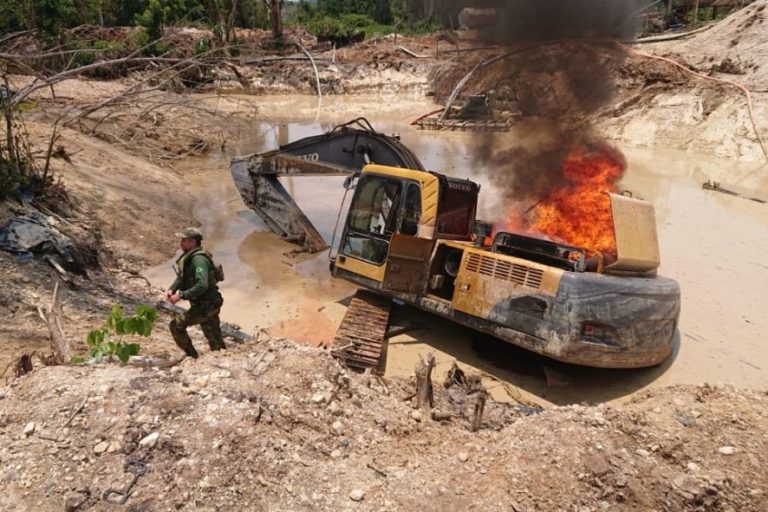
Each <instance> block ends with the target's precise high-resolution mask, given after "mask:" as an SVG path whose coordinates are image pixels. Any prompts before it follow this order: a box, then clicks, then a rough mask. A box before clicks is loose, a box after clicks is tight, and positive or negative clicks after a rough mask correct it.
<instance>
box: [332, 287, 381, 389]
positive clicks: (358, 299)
mask: <svg viewBox="0 0 768 512" xmlns="http://www.w3.org/2000/svg"><path fill="white" fill-rule="evenodd" d="M391 306H392V301H391V299H389V297H384V296H381V295H378V294H375V293H373V292H369V291H367V290H358V291H357V292H356V293H355V296H354V297H353V298H352V302H350V304H349V307H348V308H347V313H346V314H345V315H344V319H343V320H342V321H341V325H339V329H338V330H337V331H336V336H335V337H334V339H333V347H332V348H331V354H333V356H334V357H336V358H338V359H340V360H341V361H343V362H344V363H345V364H346V365H347V366H349V367H350V368H353V369H356V370H363V371H364V370H367V369H369V368H370V369H372V370H373V371H374V372H375V373H379V374H381V373H384V365H385V364H386V339H385V338H386V335H387V327H388V326H389V314H390V309H391Z"/></svg>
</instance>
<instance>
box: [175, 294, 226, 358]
mask: <svg viewBox="0 0 768 512" xmlns="http://www.w3.org/2000/svg"><path fill="white" fill-rule="evenodd" d="M222 302H223V301H221V299H219V300H217V301H215V302H193V303H192V306H191V307H190V308H189V310H188V311H186V312H185V313H184V314H183V315H181V316H177V317H176V318H174V319H173V320H171V326H170V327H171V335H172V336H173V341H175V342H176V345H178V346H179V348H181V349H182V350H183V351H184V353H185V354H187V355H188V356H190V357H194V358H197V350H195V346H194V345H192V339H190V337H189V334H188V333H187V327H189V326H190V325H200V328H201V329H202V330H203V334H205V338H206V339H207V340H208V345H209V346H210V347H211V350H221V349H225V348H227V346H226V345H225V344H224V339H223V338H222V336H221V321H220V320H219V312H220V311H221V304H222Z"/></svg>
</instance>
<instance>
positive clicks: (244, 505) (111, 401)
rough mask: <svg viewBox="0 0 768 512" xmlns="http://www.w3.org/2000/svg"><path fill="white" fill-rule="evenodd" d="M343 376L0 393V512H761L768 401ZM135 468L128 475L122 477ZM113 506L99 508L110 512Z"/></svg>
mask: <svg viewBox="0 0 768 512" xmlns="http://www.w3.org/2000/svg"><path fill="white" fill-rule="evenodd" d="M411 389H412V388H411V385H410V384H409V383H408V382H406V381H403V380H401V379H391V380H389V381H388V382H386V383H384V382H383V381H381V380H378V379H375V378H371V377H366V376H360V375H356V374H347V373H346V372H345V371H344V370H343V369H341V368H340V367H339V366H338V365H337V363H336V362H335V361H334V360H333V359H331V358H330V357H329V356H328V354H327V353H326V352H324V351H322V350H320V349H314V348H309V347H303V346H300V345H295V344H293V343H288V342H268V343H266V344H262V345H259V346H242V347H239V348H235V349H232V350H229V351H227V352H224V353H220V354H209V355H205V356H203V357H202V358H201V359H199V360H198V361H189V360H188V361H185V362H183V363H182V364H181V365H179V366H177V367H174V368H172V369H170V370H163V371H158V370H141V369H131V368H119V367H116V366H114V365H109V366H103V367H96V368H76V367H53V368H49V369H47V370H44V371H37V372H34V373H33V374H31V375H28V376H26V377H24V378H22V379H18V380H15V381H14V382H13V383H12V385H11V386H8V387H5V388H2V389H0V403H2V413H1V414H0V440H1V441H2V443H0V446H2V448H0V461H1V462H2V466H1V467H2V469H1V470H0V488H1V489H2V491H3V492H2V493H0V507H2V508H3V509H7V510H11V509H13V510H42V511H47V510H61V509H62V507H63V506H64V504H65V503H66V504H67V505H66V506H67V507H68V508H66V510H111V509H112V508H113V507H114V505H110V504H108V503H106V502H105V500H104V499H103V497H104V493H105V492H106V491H108V490H117V491H122V490H126V489H127V486H128V484H129V483H130V482H131V481H132V480H133V478H132V475H133V474H132V473H131V471H138V472H139V473H135V474H139V475H140V476H139V478H138V479H137V480H136V482H135V485H134V486H133V487H132V488H130V497H129V498H128V501H127V502H126V504H125V507H127V508H129V509H130V510H167V509H177V510H179V509H181V510H220V509H240V510H328V511H331V510H334V511H335V510H404V511H405V510H414V509H416V508H418V509H420V510H435V511H436V510H470V509H477V510H515V511H533V510H547V511H549V510H552V511H554V510H580V511H586V510H593V511H596V510H637V509H638V508H639V509H649V510H650V509H653V510H670V511H674V510H733V511H737V510H738V511H760V510H764V508H765V504H766V496H765V489H766V486H768V477H767V476H766V472H765V471H764V469H765V467H766V464H768V460H766V453H768V446H766V439H768V416H767V415H768V413H767V412H766V411H768V408H767V407H766V406H768V397H766V394H765V393H757V392H746V391H736V390H734V389H729V388H725V387H712V386H708V385H702V386H684V387H676V388H669V389H664V390H657V391H653V392H649V393H642V394H640V395H638V396H637V397H636V398H635V399H634V400H633V401H632V402H630V403H628V404H625V405H623V406H621V407H611V406H599V407H583V406H578V405H574V406H569V407H563V408H556V409H552V410H547V411H543V412H538V411H537V410H536V409H532V408H529V407H524V406H513V405H505V404H496V403H489V404H488V406H487V409H486V416H485V418H486V419H485V423H484V426H483V428H482V429H481V430H480V431H479V432H478V433H471V432H469V431H468V424H469V421H468V416H469V415H470V414H471V409H472V405H471V404H472V399H467V398H466V396H465V395H464V394H463V392H462V391H461V389H459V388H456V387H452V388H449V389H448V390H446V391H443V390H438V391H437V393H438V395H437V402H436V406H437V407H438V408H439V409H440V410H441V411H443V412H446V413H450V415H451V417H450V419H448V420H446V421H442V422H437V421H432V420H430V419H428V417H427V415H426V413H422V412H418V411H416V410H414V409H413V408H412V406H411V402H410V400H409V398H408V397H409V396H411V394H412V391H411ZM126 464H128V465H126ZM120 497H121V496H120V495H119V494H117V495H114V494H110V495H109V498H110V499H113V500H116V499H119V498H120Z"/></svg>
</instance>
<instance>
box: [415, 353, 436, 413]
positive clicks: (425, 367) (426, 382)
mask: <svg viewBox="0 0 768 512" xmlns="http://www.w3.org/2000/svg"><path fill="white" fill-rule="evenodd" d="M434 367H435V356H434V355H432V354H431V353H430V354H427V360H426V361H424V360H423V359H419V364H417V365H416V406H417V407H418V408H419V409H431V408H432V406H433V405H434V400H435V398H434V394H433V390H432V368H434Z"/></svg>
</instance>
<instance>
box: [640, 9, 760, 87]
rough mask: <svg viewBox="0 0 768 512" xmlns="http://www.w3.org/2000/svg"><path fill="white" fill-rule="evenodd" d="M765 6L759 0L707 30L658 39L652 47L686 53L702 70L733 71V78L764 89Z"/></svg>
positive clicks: (722, 73) (726, 72)
mask: <svg viewBox="0 0 768 512" xmlns="http://www.w3.org/2000/svg"><path fill="white" fill-rule="evenodd" d="M766 7H768V0H758V1H756V2H754V3H752V4H751V5H749V6H747V7H745V8H743V9H741V10H738V11H735V12H734V13H733V14H731V15H730V16H728V17H727V18H726V19H724V20H723V21H721V22H720V23H717V24H715V25H714V26H713V27H712V28H711V29H709V30H705V31H704V32H700V33H698V34H695V35H693V36H691V37H690V38H688V39H685V40H683V41H677V42H666V43H658V44H656V45H654V51H656V52H670V53H674V54H678V55H685V56H686V58H687V59H688V60H689V62H691V64H693V65H695V66H696V67H698V68H699V69H700V70H701V71H702V72H704V73H711V74H715V75H716V76H717V75H732V76H731V77H730V78H731V79H733V80H736V81H739V82H743V83H744V84H745V85H748V86H753V87H756V88H758V89H765V84H766V82H768V64H766V63H767V62H768V38H766V37H765V34H766V31H768V9H766ZM724 78H727V77H724Z"/></svg>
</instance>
